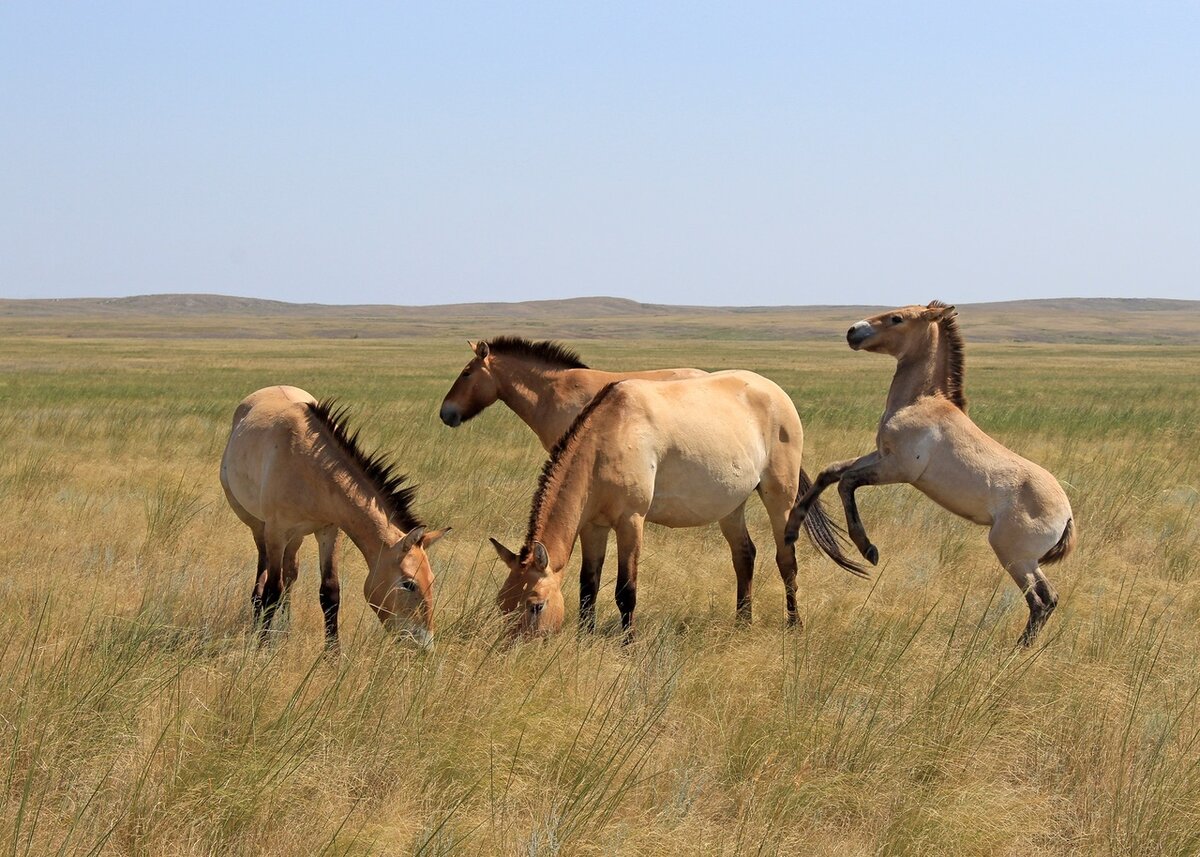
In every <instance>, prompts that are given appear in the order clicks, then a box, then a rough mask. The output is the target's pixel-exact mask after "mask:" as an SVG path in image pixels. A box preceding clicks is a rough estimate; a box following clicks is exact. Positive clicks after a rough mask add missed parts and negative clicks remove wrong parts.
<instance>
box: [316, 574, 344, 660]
mask: <svg viewBox="0 0 1200 857" xmlns="http://www.w3.org/2000/svg"><path fill="white" fill-rule="evenodd" d="M319 595H320V598H321V613H322V615H324V617H325V645H326V646H330V647H332V646H336V645H337V641H338V607H339V605H340V604H341V597H342V593H341V584H340V583H339V582H338V577H337V573H336V572H334V573H332V574H328V573H327V574H324V575H322V577H321V590H320V593H319Z"/></svg>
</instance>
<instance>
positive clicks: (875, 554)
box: [863, 545, 879, 565]
mask: <svg viewBox="0 0 1200 857" xmlns="http://www.w3.org/2000/svg"><path fill="white" fill-rule="evenodd" d="M863 559H865V560H866V561H867V562H869V563H871V565H879V548H877V547H875V545H867V549H866V550H865V551H863Z"/></svg>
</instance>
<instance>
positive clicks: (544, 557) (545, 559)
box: [533, 542, 550, 571]
mask: <svg viewBox="0 0 1200 857" xmlns="http://www.w3.org/2000/svg"><path fill="white" fill-rule="evenodd" d="M533 564H534V567H535V568H537V570H538V571H549V569H550V554H549V553H548V552H547V551H546V546H545V545H544V544H542V543H541V542H534V543H533Z"/></svg>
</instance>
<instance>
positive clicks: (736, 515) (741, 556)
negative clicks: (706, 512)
mask: <svg viewBox="0 0 1200 857" xmlns="http://www.w3.org/2000/svg"><path fill="white" fill-rule="evenodd" d="M721 535H723V536H725V541H727V542H728V543H729V552H730V554H731V555H732V557H733V571H734V574H736V575H737V621H738V623H739V624H744V625H749V624H750V617H751V612H752V609H751V590H752V588H753V585H754V557H755V555H756V554H757V551H756V550H755V549H754V542H753V541H751V539H750V531H749V530H747V529H746V504H745V503H744V502H743V503H742V505H740V506H738V507H737V508H736V509H735V510H734V511H732V512H730V513H729V514H728V515H726V516H725V517H724V518H722V519H721Z"/></svg>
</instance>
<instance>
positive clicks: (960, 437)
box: [787, 301, 1075, 646]
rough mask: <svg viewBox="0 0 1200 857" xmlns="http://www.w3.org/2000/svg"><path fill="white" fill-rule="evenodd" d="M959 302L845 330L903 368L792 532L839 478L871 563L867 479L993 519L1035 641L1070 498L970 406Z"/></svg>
mask: <svg viewBox="0 0 1200 857" xmlns="http://www.w3.org/2000/svg"><path fill="white" fill-rule="evenodd" d="M956 318H957V315H956V313H955V312H954V307H952V306H947V305H946V304H943V303H942V302H941V301H933V302H932V303H930V304H929V305H928V306H908V307H901V308H900V309H895V310H892V311H891V312H885V313H882V314H881V315H877V316H874V317H872V318H868V319H866V320H864V321H860V322H858V323H857V324H855V325H854V326H853V327H851V328H850V330H849V331H847V333H846V340H847V341H848V342H849V344H850V347H851V348H852V349H854V350H855V351H860V350H861V351H875V352H879V353H882V354H890V355H891V356H892V357H895V358H896V361H897V367H896V375H895V377H894V378H893V379H892V386H891V389H890V390H888V397H887V406H886V407H885V409H884V412H883V417H882V418H881V419H880V421H879V431H878V433H877V435H876V449H875V451H874V452H872V453H869V454H867V455H864V456H862V457H861V458H856V459H853V460H850V461H842V462H839V463H837V464H833V465H830V466H829V467H827V468H825V470H823V471H822V472H821V474H820V476H818V477H817V481H816V483H815V484H814V485H813V486H812V488H810V489H809V490H808V491H807V492H806V493H805V494H804V496H803V497H801V498H800V499H799V500H797V502H796V507H795V508H794V509H793V510H792V514H791V516H790V517H789V520H788V527H787V537H788V539H790V540H793V541H794V540H795V538H796V536H797V534H798V533H799V531H800V525H801V524H802V523H803V522H804V520H805V517H806V515H808V514H809V510H810V508H812V504H813V503H814V502H816V501H817V498H818V497H819V496H820V494H821V492H822V491H824V490H825V488H827V487H828V486H830V485H832V484H833V483H834V482H838V483H839V485H838V492H839V493H840V494H841V497H842V504H843V506H844V507H845V510H846V521H847V523H848V524H849V529H850V538H851V539H853V541H854V544H855V545H856V546H857V547H858V549H859V551H861V552H862V555H863V556H864V557H866V559H867V560H868V561H869V562H870V563H871V564H872V565H874V564H876V563H877V562H878V561H879V551H878V550H877V549H876V548H875V546H874V545H873V544H871V541H870V539H868V538H867V533H866V530H865V529H864V528H863V524H862V519H861V518H860V517H859V515H858V507H857V505H856V504H855V502H854V492H855V490H856V489H858V488H859V487H860V486H862V485H891V484H894V483H899V482H907V483H908V484H910V485H913V486H914V487H916V488H917V489H919V490H920V491H922V492H924V493H925V494H926V495H927V496H928V497H930V498H931V499H932V500H933V501H934V502H936V503H938V504H939V505H941V506H942V507H944V508H946V509H949V510H950V511H951V512H953V513H954V514H956V515H959V516H961V517H963V518H966V519H967V520H969V521H974V522H975V523H977V524H982V525H983V526H986V527H990V528H991V529H990V530H989V533H988V541H989V542H990V543H991V545H992V550H994V551H995V552H996V556H997V557H998V558H999V559H1000V564H1001V565H1003V566H1004V568H1005V570H1006V571H1007V572H1008V573H1009V574H1010V575H1011V576H1012V579H1013V580H1014V581H1016V584H1017V586H1019V587H1021V591H1022V592H1023V593H1024V594H1025V601H1026V603H1028V605H1029V622H1028V623H1027V624H1026V626H1025V631H1024V633H1022V634H1021V639H1020V643H1021V645H1023V646H1028V645H1030V644H1031V643H1032V642H1033V640H1034V638H1035V637H1036V636H1037V634H1038V632H1039V631H1040V630H1041V629H1042V626H1043V625H1045V624H1046V620H1047V619H1048V618H1050V614H1051V613H1052V612H1053V611H1054V608H1055V606H1056V605H1057V604H1058V594H1057V593H1056V592H1055V591H1054V587H1053V586H1051V585H1050V581H1048V580H1047V579H1046V576H1045V575H1044V574H1043V573H1042V570H1041V568H1040V566H1042V565H1050V564H1052V563H1056V562H1059V561H1061V560H1063V559H1065V558H1066V556H1067V555H1068V554H1069V553H1070V552H1071V551H1072V549H1073V548H1074V547H1075V525H1074V522H1073V518H1072V513H1071V504H1070V502H1069V501H1068V500H1067V495H1066V494H1065V493H1064V492H1063V490H1062V487H1061V486H1060V485H1059V484H1058V481H1057V480H1056V479H1055V478H1054V477H1053V476H1051V475H1050V473H1048V472H1047V471H1046V470H1044V469H1042V468H1041V467H1039V466H1038V465H1036V464H1034V463H1033V462H1032V461H1027V460H1026V459H1024V458H1022V457H1021V456H1019V455H1017V454H1016V453H1015V452H1012V451H1011V450H1009V449H1008V448H1006V447H1004V446H1003V445H1001V444H1000V443H998V442H996V441H995V440H993V439H992V438H991V437H989V436H988V435H986V434H985V433H984V432H983V430H982V429H980V428H979V426H977V425H975V423H974V422H973V421H972V420H971V418H970V417H968V416H967V400H966V396H965V395H964V393H963V376H964V374H965V371H966V369H965V363H964V346H963V340H962V335H961V334H960V333H959V330H958V323H957V321H956Z"/></svg>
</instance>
